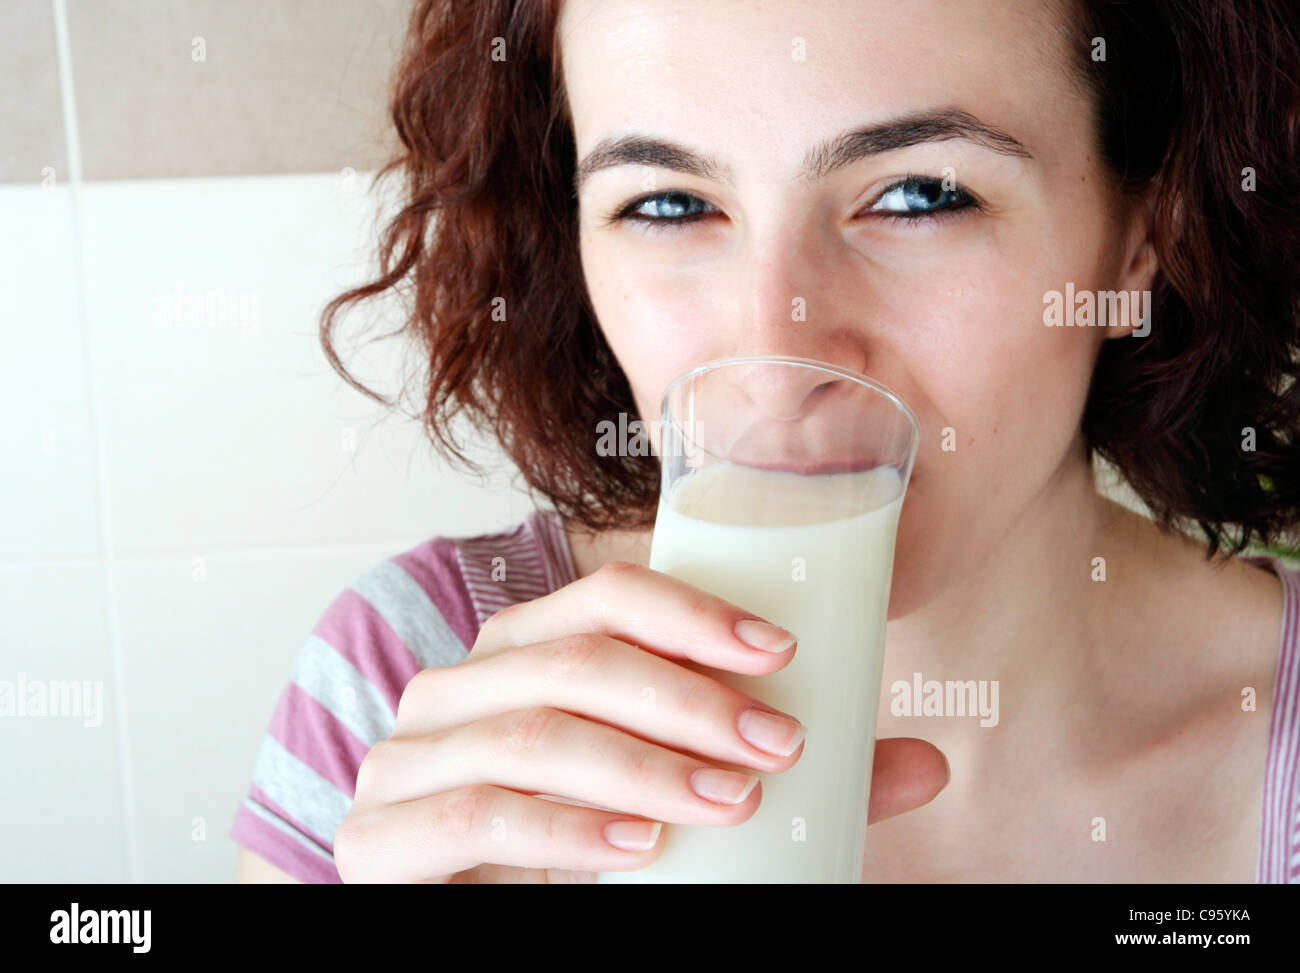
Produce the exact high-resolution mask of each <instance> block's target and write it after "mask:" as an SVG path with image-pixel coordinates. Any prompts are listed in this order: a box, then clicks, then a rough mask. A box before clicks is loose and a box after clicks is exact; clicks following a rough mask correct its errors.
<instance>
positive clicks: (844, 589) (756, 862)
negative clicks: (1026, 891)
mask: <svg viewBox="0 0 1300 973" xmlns="http://www.w3.org/2000/svg"><path fill="white" fill-rule="evenodd" d="M902 492H903V491H902V482H901V479H900V477H899V474H898V471H897V470H896V469H894V468H893V467H882V468H879V469H876V470H871V471H868V472H865V473H838V474H832V475H826V476H800V475H796V474H793V473H785V472H772V471H765V470H756V469H753V468H749V467H741V466H734V465H731V464H728V463H719V464H716V465H714V466H711V467H708V468H706V469H704V470H702V471H699V472H696V473H693V474H690V475H688V476H687V477H686V478H684V479H683V480H681V481H679V483H678V485H677V488H676V489H675V490H674V491H673V495H672V496H671V497H665V498H661V501H660V504H659V512H658V517H657V519H656V521H655V529H654V538H653V545H652V548H651V554H650V567H652V568H654V569H655V570H658V571H663V572H665V573H667V574H670V575H672V576H674V577H676V578H680V579H682V580H684V581H687V582H689V583H691V584H693V585H695V586H696V587H698V588H701V589H703V590H705V591H709V592H712V593H713V594H716V595H718V596H720V597H722V598H725V599H726V600H728V601H730V602H733V603H734V604H736V605H738V606H740V607H741V608H743V609H745V610H746V611H750V612H753V613H754V614H755V615H758V616H760V617H762V618H765V619H767V620H768V621H771V622H774V623H775V624H777V625H780V626H782V627H784V628H787V629H789V630H790V631H791V632H793V633H794V634H795V635H796V636H797V637H798V639H799V645H798V648H797V649H796V650H795V654H794V658H793V660H792V661H791V662H790V663H789V664H788V665H787V666H786V667H785V668H783V669H780V670H778V671H776V672H774V673H771V674H769V675H765V676H745V675H739V674H736V673H732V672H726V671H722V670H717V669H711V668H708V667H706V666H702V665H698V664H695V663H689V662H688V663H681V664H683V665H685V666H686V667H687V668H690V669H693V670H695V671H697V672H703V673H705V674H706V675H708V676H710V677H711V678H714V679H717V680H718V681H719V682H722V683H725V684H726V685H728V686H731V687H733V688H735V689H738V690H740V691H742V692H744V693H747V694H749V695H751V696H753V697H754V698H755V699H758V700H761V701H763V702H765V703H767V704H768V705H770V706H773V707H775V708H776V709H779V710H782V711H783V712H786V713H789V714H790V715H792V716H794V717H795V718H796V719H798V720H800V721H801V722H802V723H803V724H804V725H805V726H806V727H807V728H808V731H807V735H806V737H805V742H804V744H803V753H802V755H801V756H800V758H799V760H798V762H797V763H795V765H794V766H793V767H791V768H790V769H789V770H786V771H784V772H783V773H779V774H759V775H758V776H759V778H760V779H761V781H762V785H761V786H762V802H761V804H760V805H759V808H758V810H757V811H756V812H755V813H754V815H753V816H752V817H751V818H750V819H749V820H748V821H746V822H744V823H743V824H739V825H735V826H731V827H727V826H720V827H706V826H697V825H682V824H674V823H668V824H665V825H664V828H663V837H662V839H661V841H662V843H663V851H662V853H661V854H660V856H659V858H658V859H657V860H656V861H655V862H654V863H652V864H651V865H648V866H647V867H645V868H642V869H638V870H636V871H630V872H603V873H601V874H600V876H599V881H600V882H602V883H606V884H609V883H640V882H675V883H683V882H841V883H851V882H858V881H860V879H861V869H862V857H863V853H864V851H865V842H866V827H867V800H868V790H869V788H870V784H871V764H872V759H873V756H874V750H875V726H876V704H877V702H878V700H879V696H880V677H881V664H882V657H883V649H884V636H885V620H886V613H887V609H888V605H889V585H890V577H891V572H892V568H893V560H894V538H895V533H896V531H897V527H898V515H899V509H900V507H901V505H902V499H903V498H902ZM711 762H713V763H717V761H711ZM720 766H724V767H726V768H727V769H733V770H744V771H746V772H749V773H755V771H754V770H753V769H752V768H748V767H739V766H733V765H728V764H720Z"/></svg>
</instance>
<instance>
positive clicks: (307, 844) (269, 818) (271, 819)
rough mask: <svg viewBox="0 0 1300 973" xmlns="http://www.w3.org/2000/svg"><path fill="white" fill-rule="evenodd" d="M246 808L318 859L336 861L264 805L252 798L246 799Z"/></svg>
mask: <svg viewBox="0 0 1300 973" xmlns="http://www.w3.org/2000/svg"><path fill="white" fill-rule="evenodd" d="M244 807H246V808H248V809H249V810H250V811H252V812H253V813H254V814H256V815H257V816H258V817H259V818H261V819H262V820H263V821H265V822H266V823H267V824H269V825H271V827H273V828H277V829H279V830H280V831H282V832H284V833H285V834H287V835H288V836H289V837H290V838H293V839H294V840H295V841H296V842H298V844H300V845H302V846H303V847H304V848H306V849H307V850H308V851H310V852H311V853H312V854H313V855H316V856H317V857H318V858H323V859H324V860H325V861H327V862H331V863H332V862H333V861H334V857H333V856H332V855H330V854H329V853H328V852H326V851H324V850H323V849H322V848H321V846H320V845H318V844H316V842H314V841H312V840H311V839H310V838H308V837H307V836H306V835H305V834H303V833H302V832H301V831H295V830H294V829H293V828H291V827H289V826H288V825H287V824H285V823H284V822H283V821H281V820H280V819H279V818H277V817H276V816H275V815H274V814H272V813H271V812H270V811H268V810H267V809H266V808H264V807H262V805H260V804H258V803H257V802H256V801H254V800H253V799H252V798H248V797H246V798H244Z"/></svg>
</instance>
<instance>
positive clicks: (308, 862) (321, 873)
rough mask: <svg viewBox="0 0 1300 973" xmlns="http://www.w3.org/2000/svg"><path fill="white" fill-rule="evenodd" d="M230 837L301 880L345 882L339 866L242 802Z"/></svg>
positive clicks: (337, 883) (321, 882) (323, 882)
mask: <svg viewBox="0 0 1300 973" xmlns="http://www.w3.org/2000/svg"><path fill="white" fill-rule="evenodd" d="M230 837H231V839H232V840H233V841H234V842H235V844H237V845H239V846H241V847H243V848H247V849H248V850H249V851H251V852H253V853H254V854H255V855H258V856H259V857H261V858H263V859H265V860H266V861H267V862H268V863H269V864H271V865H274V866H275V867H276V868H278V869H280V871H282V872H285V873H286V874H288V875H292V876H293V877H294V878H296V879H298V881H300V882H307V883H310V884H333V885H341V884H342V883H343V879H342V878H340V877H339V873H338V869H336V868H335V867H334V866H333V865H332V864H331V863H330V862H329V861H327V860H326V859H324V858H321V857H319V856H317V855H313V854H312V853H311V852H310V851H308V850H307V849H306V848H303V847H302V846H301V845H299V844H298V842H296V841H294V840H293V839H292V838H290V837H289V836H288V835H285V834H281V833H280V832H279V831H278V830H277V829H276V828H275V826H274V825H272V824H270V823H269V822H267V821H263V820H262V819H261V818H259V817H258V816H257V815H256V814H254V813H253V812H252V811H250V810H249V809H248V808H246V807H245V806H244V805H243V804H241V805H239V810H238V811H236V812H235V823H234V825H233V827H231V829H230Z"/></svg>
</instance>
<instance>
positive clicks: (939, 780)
mask: <svg viewBox="0 0 1300 973" xmlns="http://www.w3.org/2000/svg"><path fill="white" fill-rule="evenodd" d="M946 786H948V761H947V759H946V758H945V757H944V755H943V753H942V752H941V751H940V750H939V749H938V748H936V747H935V746H934V744H932V743H927V742H926V741H924V740H918V739H916V738H915V737H890V738H886V739H884V740H877V741H876V758H875V762H874V764H873V766H872V769H871V799H870V806H869V807H868V810H867V823H868V824H877V823H878V822H880V821H884V820H886V819H887V818H892V817H893V816H894V815H896V814H902V813H903V812H904V811H910V810H912V809H913V808H918V807H920V806H921V805H922V804H928V803H929V802H930V801H932V800H934V798H935V796H936V795H937V794H938V793H939V792H940V791H941V790H943V789H944V788H945V787H946Z"/></svg>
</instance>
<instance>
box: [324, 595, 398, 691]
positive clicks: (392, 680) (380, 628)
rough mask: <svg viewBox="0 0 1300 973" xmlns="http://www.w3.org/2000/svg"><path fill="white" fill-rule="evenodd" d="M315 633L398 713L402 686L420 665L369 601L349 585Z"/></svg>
mask: <svg viewBox="0 0 1300 973" xmlns="http://www.w3.org/2000/svg"><path fill="white" fill-rule="evenodd" d="M314 634H316V635H318V636H320V637H321V638H322V639H324V640H325V641H326V642H328V643H329V644H330V645H331V646H333V647H334V650H335V651H336V652H338V654H339V655H341V656H343V658H345V659H347V660H348V661H349V662H351V663H352V664H353V665H354V666H356V668H357V671H358V672H360V673H361V675H363V676H365V677H366V679H368V680H369V681H370V682H371V683H372V684H373V685H374V687H375V688H376V689H378V690H379V692H380V693H381V694H382V695H383V697H384V699H385V700H387V701H388V706H389V708H390V709H391V710H392V711H393V713H394V714H396V713H397V703H398V701H399V700H400V699H401V698H402V690H403V689H405V688H406V684H407V683H408V682H410V681H411V677H412V676H414V675H415V674H416V673H417V672H419V671H420V666H419V664H418V663H417V662H416V661H415V656H413V655H411V651H410V649H408V648H407V647H406V646H405V645H404V644H403V643H402V640H401V639H400V638H398V636H397V633H396V632H394V631H393V630H392V628H391V627H390V626H389V624H388V623H387V622H386V621H384V619H383V617H382V616H381V615H380V614H379V612H377V611H375V609H374V607H373V606H372V605H371V604H370V602H368V601H366V599H365V598H363V597H362V596H361V595H360V594H358V593H357V592H356V591H354V590H352V589H351V588H349V589H347V590H346V591H344V592H343V593H342V594H340V595H339V596H338V597H337V598H336V599H334V603H333V604H332V605H330V607H329V608H328V609H327V610H326V611H325V614H324V615H322V616H321V619H320V621H319V622H317V623H316V628H315V630H314Z"/></svg>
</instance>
